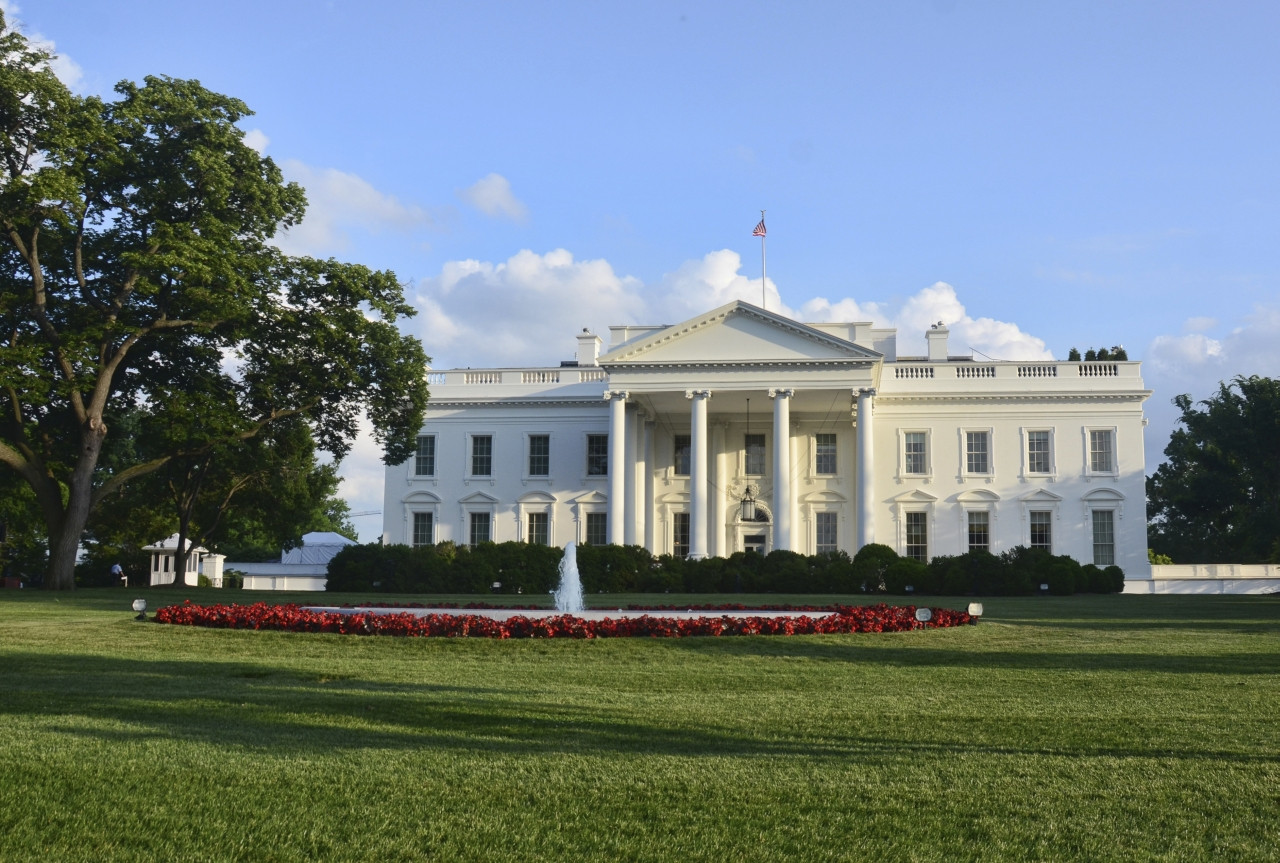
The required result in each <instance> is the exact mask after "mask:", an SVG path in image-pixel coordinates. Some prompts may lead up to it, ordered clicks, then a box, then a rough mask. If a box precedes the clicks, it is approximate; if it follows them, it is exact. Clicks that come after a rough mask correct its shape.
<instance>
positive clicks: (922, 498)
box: [893, 488, 938, 503]
mask: <svg viewBox="0 0 1280 863" xmlns="http://www.w3.org/2000/svg"><path fill="white" fill-rule="evenodd" d="M937 500H938V499H937V498H936V497H934V496H933V495H931V494H929V492H927V491H921V490H920V489H918V488H914V489H912V490H911V491H904V492H903V493H902V494H900V495H898V496H897V497H895V498H894V499H893V502H894V503H936V502H937Z"/></svg>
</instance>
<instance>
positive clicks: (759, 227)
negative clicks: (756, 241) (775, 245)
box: [751, 219, 765, 237]
mask: <svg viewBox="0 0 1280 863" xmlns="http://www.w3.org/2000/svg"><path fill="white" fill-rule="evenodd" d="M764 234H765V231H764V219H761V220H760V224H758V225H756V229H755V230H754V231H752V232H751V236H753V237H763V236H764Z"/></svg>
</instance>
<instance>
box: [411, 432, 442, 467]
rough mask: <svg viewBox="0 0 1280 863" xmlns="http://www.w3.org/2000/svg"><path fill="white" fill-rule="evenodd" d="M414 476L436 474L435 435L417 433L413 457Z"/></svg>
mask: <svg viewBox="0 0 1280 863" xmlns="http://www.w3.org/2000/svg"><path fill="white" fill-rule="evenodd" d="M413 475H414V476H435V475H436V436H435V435H429V434H424V435H418V452H417V453H416V454H415V455H414V457H413Z"/></svg>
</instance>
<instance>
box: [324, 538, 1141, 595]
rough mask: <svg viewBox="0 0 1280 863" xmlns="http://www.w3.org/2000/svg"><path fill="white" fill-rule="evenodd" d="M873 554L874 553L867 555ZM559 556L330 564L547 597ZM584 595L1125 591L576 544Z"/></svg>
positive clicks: (393, 549)
mask: <svg viewBox="0 0 1280 863" xmlns="http://www.w3.org/2000/svg"><path fill="white" fill-rule="evenodd" d="M868 549H870V550H869V551H868ZM562 557H563V552H562V551H561V550H560V549H558V548H552V547H548V546H542V545H531V544H528V543H522V542H503V543H497V544H494V543H482V544H480V545H478V546H475V547H471V546H465V545H464V546H458V545H454V544H453V543H451V542H449V543H440V544H439V545H435V546H423V547H420V548H409V547H408V546H404V545H392V546H379V545H362V546H350V547H348V548H345V549H343V550H342V551H341V552H340V553H339V554H338V556H337V557H335V558H334V559H333V561H332V562H331V563H330V564H329V580H328V589H329V590H330V591H335V592H346V593H352V592H373V591H383V592H393V593H489V592H490V591H491V590H492V585H493V582H501V584H502V587H501V588H500V590H501V592H502V593H505V594H511V593H523V594H525V595H529V596H537V595H540V594H545V593H547V592H548V591H551V590H553V589H554V588H555V587H556V586H557V585H558V584H559V581H560V574H559V564H560V560H561V558H562ZM577 557H578V572H579V575H580V577H581V579H582V586H583V590H584V592H586V593H587V594H596V593H698V594H710V593H721V594H728V593H744V592H745V593H771V594H787V593H792V594H820V593H892V594H899V595H901V594H904V593H907V592H908V591H907V590H906V588H907V586H911V587H912V590H911V591H910V593H913V594H917V595H921V596H970V595H979V596H1018V595H1027V594H1031V593H1034V592H1036V590H1037V589H1038V586H1039V585H1040V584H1042V583H1047V584H1049V585H1050V592H1052V593H1056V594H1063V595H1065V594H1071V593H1082V592H1094V593H1116V592H1119V591H1120V590H1122V589H1123V587H1124V573H1123V572H1121V570H1120V569H1119V568H1118V567H1108V568H1107V569H1106V570H1105V571H1104V570H1099V569H1098V568H1097V567H1090V568H1089V575H1087V576H1086V575H1081V572H1082V570H1081V568H1080V564H1079V563H1077V562H1076V561H1074V560H1072V559H1071V558H1069V557H1065V556H1064V557H1051V556H1049V555H1048V554H1046V553H1045V552H1043V551H1033V550H1031V549H1027V548H1021V547H1019V548H1016V549H1012V550H1011V551H1009V552H1006V553H1005V554H1004V555H1001V556H1000V557H996V556H994V555H992V554H989V553H988V552H985V551H973V552H969V553H968V554H963V555H958V556H956V557H946V556H939V557H935V558H934V559H933V560H932V561H930V562H929V563H928V565H926V564H923V563H921V562H919V561H917V560H911V559H909V558H902V557H899V556H898V555H897V553H896V552H894V550H893V549H891V548H889V547H888V546H885V545H868V546H866V547H864V548H863V549H862V551H861V552H859V554H858V556H857V557H855V558H854V559H853V560H850V559H849V556H848V555H846V554H844V553H843V552H832V553H829V554H819V555H803V554H797V553H795V552H791V551H782V550H775V551H773V552H771V553H769V554H768V555H762V554H756V553H755V552H746V551H744V552H737V553H735V554H733V555H732V556H730V557H728V558H720V557H708V558H704V559H702V560H689V559H685V558H679V557H674V556H672V555H669V554H664V555H661V556H659V557H656V558H655V557H653V555H651V554H650V553H649V552H648V551H646V550H645V549H644V548H643V547H641V546H636V545H631V546H620V545H602V546H586V545H583V546H578V549H577Z"/></svg>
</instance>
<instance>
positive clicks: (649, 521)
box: [644, 420, 658, 554]
mask: <svg viewBox="0 0 1280 863" xmlns="http://www.w3.org/2000/svg"><path fill="white" fill-rule="evenodd" d="M653 429H654V423H653V420H646V421H645V424H644V547H645V548H647V549H649V551H651V552H654V553H655V554H656V553H657V550H656V549H655V548H654V546H653V533H654V530H653V527H654V523H655V522H656V521H657V520H658V514H657V513H655V512H654V511H653V466H654V461H653Z"/></svg>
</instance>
